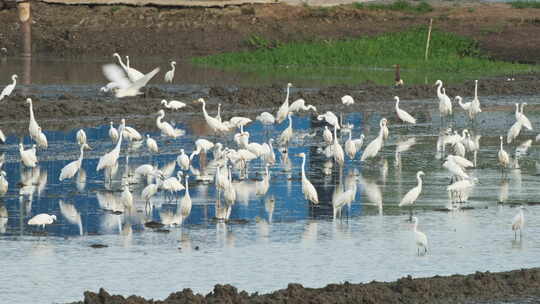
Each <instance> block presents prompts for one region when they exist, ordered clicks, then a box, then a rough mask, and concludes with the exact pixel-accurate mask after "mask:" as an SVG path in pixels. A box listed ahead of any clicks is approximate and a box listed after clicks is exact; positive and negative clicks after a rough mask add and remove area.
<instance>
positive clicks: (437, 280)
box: [77, 268, 540, 304]
mask: <svg viewBox="0 0 540 304" xmlns="http://www.w3.org/2000/svg"><path fill="white" fill-rule="evenodd" d="M539 295H540V269H539V268H534V269H524V270H515V271H509V272H499V273H489V272H477V273H475V274H471V275H466V276H464V275H453V276H449V277H440V276H435V277H432V278H424V279H412V278H411V277H406V278H402V279H399V280H397V281H395V282H391V283H382V282H371V283H367V284H350V283H344V284H330V285H327V286H326V287H323V288H305V287H303V286H302V285H300V284H289V286H288V287H287V289H282V290H278V291H275V292H273V293H269V294H263V295H259V294H251V295H250V294H248V293H247V292H245V291H241V292H238V291H237V289H236V288H235V287H233V286H230V285H216V286H215V287H214V291H213V292H211V293H209V294H207V295H206V296H203V295H200V294H193V292H192V291H191V289H184V290H183V291H181V292H175V293H171V294H170V295H169V297H167V298H166V299H165V300H163V301H159V300H146V299H144V298H141V297H138V296H130V297H128V298H124V297H122V296H111V295H110V294H108V293H107V292H106V291H105V290H103V289H101V290H100V291H99V292H98V293H93V292H89V291H87V292H85V293H84V302H77V303H84V304H105V303H110V304H112V303H114V304H144V303H154V304H158V303H163V304H176V303H178V304H180V303H182V304H187V303H290V304H294V303H377V304H378V303H387V304H391V303H430V304H434V303H467V302H472V301H488V300H503V299H507V300H508V299H520V298H523V297H531V296H532V297H538V296H539Z"/></svg>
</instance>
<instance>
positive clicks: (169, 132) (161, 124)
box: [156, 109, 186, 139]
mask: <svg viewBox="0 0 540 304" xmlns="http://www.w3.org/2000/svg"><path fill="white" fill-rule="evenodd" d="M163 117H165V111H163V109H161V110H159V111H158V117H157V118H156V126H157V127H158V129H160V130H161V134H163V135H165V136H169V137H172V138H175V139H176V138H177V137H180V136H183V135H184V134H185V133H186V132H185V131H184V130H182V129H175V128H173V126H172V125H171V124H170V123H168V122H166V121H161V120H162V119H163Z"/></svg>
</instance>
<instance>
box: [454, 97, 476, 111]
mask: <svg viewBox="0 0 540 304" xmlns="http://www.w3.org/2000/svg"><path fill="white" fill-rule="evenodd" d="M454 99H455V100H457V102H458V104H459V106H460V107H461V108H462V109H463V110H464V111H466V112H467V113H469V111H470V110H471V106H472V102H466V103H463V98H461V96H456V97H454Z"/></svg>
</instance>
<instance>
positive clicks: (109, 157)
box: [96, 122, 124, 171]
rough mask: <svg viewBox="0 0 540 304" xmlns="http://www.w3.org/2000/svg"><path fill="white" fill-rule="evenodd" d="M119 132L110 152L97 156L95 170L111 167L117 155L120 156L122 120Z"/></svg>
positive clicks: (122, 132)
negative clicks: (97, 160)
mask: <svg viewBox="0 0 540 304" xmlns="http://www.w3.org/2000/svg"><path fill="white" fill-rule="evenodd" d="M119 133H120V136H119V137H118V141H117V142H116V146H115V147H114V148H113V149H112V150H111V151H110V152H108V153H107V154H105V155H103V156H101V157H100V158H99V162H98V165H97V167H96V171H99V170H101V169H112V168H113V167H114V166H115V165H116V164H117V162H118V157H120V147H121V146H122V136H123V134H124V122H122V124H121V125H120V128H119Z"/></svg>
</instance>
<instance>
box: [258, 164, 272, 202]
mask: <svg viewBox="0 0 540 304" xmlns="http://www.w3.org/2000/svg"><path fill="white" fill-rule="evenodd" d="M268 167H269V165H268V164H266V166H264V173H265V174H264V176H263V179H262V181H258V182H256V183H255V189H256V190H255V191H256V194H257V195H266V193H267V192H268V189H269V188H270V171H269V170H268Z"/></svg>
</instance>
